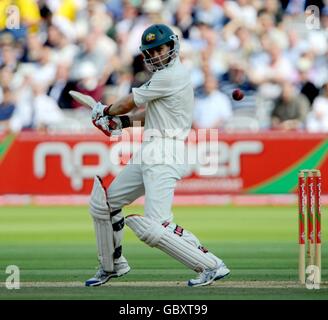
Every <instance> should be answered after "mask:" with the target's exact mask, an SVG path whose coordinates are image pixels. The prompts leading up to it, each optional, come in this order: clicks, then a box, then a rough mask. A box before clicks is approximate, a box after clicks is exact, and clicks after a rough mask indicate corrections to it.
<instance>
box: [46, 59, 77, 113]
mask: <svg viewBox="0 0 328 320" xmlns="http://www.w3.org/2000/svg"><path fill="white" fill-rule="evenodd" d="M69 75H70V66H69V64H67V63H59V64H57V70H56V76H55V79H54V81H53V82H52V83H51V85H50V87H49V89H48V95H49V96H50V97H51V98H53V99H54V100H55V101H56V102H57V104H58V105H59V107H60V108H61V109H70V108H71V107H72V105H71V102H72V99H71V96H70V95H69V91H70V90H71V89H72V90H73V86H74V83H72V82H71V81H69Z"/></svg>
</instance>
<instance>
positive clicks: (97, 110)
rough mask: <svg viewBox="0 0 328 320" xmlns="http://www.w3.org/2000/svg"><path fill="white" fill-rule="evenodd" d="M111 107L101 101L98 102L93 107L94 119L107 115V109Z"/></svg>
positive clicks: (92, 115)
mask: <svg viewBox="0 0 328 320" xmlns="http://www.w3.org/2000/svg"><path fill="white" fill-rule="evenodd" d="M110 107H111V105H110V106H106V105H104V104H102V103H101V102H99V101H98V102H97V104H96V105H95V106H94V107H93V109H92V114H91V117H92V121H97V120H99V119H100V118H101V117H104V116H105V115H106V112H107V110H108V109H109V108H110Z"/></svg>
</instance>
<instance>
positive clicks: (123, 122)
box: [92, 116, 130, 137]
mask: <svg viewBox="0 0 328 320" xmlns="http://www.w3.org/2000/svg"><path fill="white" fill-rule="evenodd" d="M92 122H93V124H94V125H95V126H96V127H97V128H98V129H99V130H100V131H102V132H103V133H104V134H105V135H106V136H109V137H110V136H111V135H112V133H113V131H116V132H119V133H120V132H121V131H122V129H123V128H127V127H129V126H130V119H129V117H128V116H119V117H118V116H103V117H101V118H99V119H98V120H96V121H92Z"/></svg>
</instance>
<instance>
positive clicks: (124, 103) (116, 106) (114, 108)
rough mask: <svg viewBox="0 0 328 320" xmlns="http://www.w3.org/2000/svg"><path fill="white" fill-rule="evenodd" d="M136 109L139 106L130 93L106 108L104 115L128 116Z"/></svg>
mask: <svg viewBox="0 0 328 320" xmlns="http://www.w3.org/2000/svg"><path fill="white" fill-rule="evenodd" d="M136 107H137V106H136V105H135V103H134V100H133V94H132V93H130V94H129V95H127V96H126V97H124V98H121V99H119V100H117V101H116V102H115V103H113V104H112V105H110V106H108V107H107V108H105V109H104V115H107V116H118V115H120V114H126V113H128V112H130V111H131V110H132V109H133V108H136Z"/></svg>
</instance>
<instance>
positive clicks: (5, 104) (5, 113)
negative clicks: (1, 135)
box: [0, 87, 15, 132]
mask: <svg viewBox="0 0 328 320" xmlns="http://www.w3.org/2000/svg"><path fill="white" fill-rule="evenodd" d="M14 110H15V104H14V98H13V93H12V91H11V90H10V89H9V88H8V87H4V88H2V101H1V103H0V132H1V131H7V130H9V129H10V124H9V121H10V119H11V117H12V115H13V113H14Z"/></svg>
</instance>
